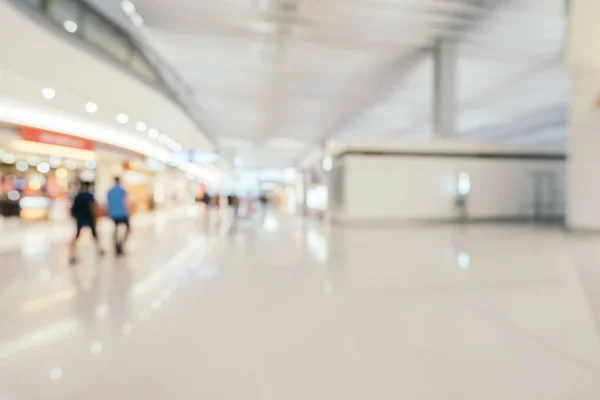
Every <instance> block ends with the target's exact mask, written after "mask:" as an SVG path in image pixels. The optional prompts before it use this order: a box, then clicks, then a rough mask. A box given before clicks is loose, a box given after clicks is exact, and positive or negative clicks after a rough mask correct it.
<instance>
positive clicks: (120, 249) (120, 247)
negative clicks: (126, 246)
mask: <svg viewBox="0 0 600 400" xmlns="http://www.w3.org/2000/svg"><path fill="white" fill-rule="evenodd" d="M115 251H116V253H117V255H118V256H122V255H123V245H122V244H117V246H116V247H115Z"/></svg>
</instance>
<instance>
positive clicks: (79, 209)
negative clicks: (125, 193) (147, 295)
mask: <svg viewBox="0 0 600 400" xmlns="http://www.w3.org/2000/svg"><path fill="white" fill-rule="evenodd" d="M98 210H99V209H98V204H97V203H96V199H95V198H94V195H93V194H92V193H90V184H89V183H88V182H81V184H80V185H79V193H78V194H77V195H76V196H75V199H73V206H72V208H71V215H72V216H73V218H75V222H76V223H77V233H76V234H75V237H74V238H73V240H71V248H70V253H71V256H70V262H71V264H75V263H76V262H77V255H76V249H77V242H78V240H79V237H80V236H81V231H82V230H83V228H89V229H90V231H91V232H92V236H93V238H94V242H95V243H96V249H97V250H98V255H100V256H103V255H104V250H103V249H102V246H101V245H100V240H99V239H98V232H97V231H96V220H97V218H98Z"/></svg>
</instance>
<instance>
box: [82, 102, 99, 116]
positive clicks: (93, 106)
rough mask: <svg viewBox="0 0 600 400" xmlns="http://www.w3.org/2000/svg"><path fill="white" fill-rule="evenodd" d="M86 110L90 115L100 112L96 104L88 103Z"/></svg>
mask: <svg viewBox="0 0 600 400" xmlns="http://www.w3.org/2000/svg"><path fill="white" fill-rule="evenodd" d="M85 110H86V111H87V112H89V113H90V114H93V113H95V112H96V111H98V105H97V104H96V103H86V104H85Z"/></svg>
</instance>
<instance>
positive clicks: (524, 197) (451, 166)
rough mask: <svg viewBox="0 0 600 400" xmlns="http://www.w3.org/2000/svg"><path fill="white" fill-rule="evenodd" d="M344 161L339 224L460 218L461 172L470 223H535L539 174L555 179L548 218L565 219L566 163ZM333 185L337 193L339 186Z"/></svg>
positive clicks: (373, 157) (423, 159) (411, 159)
mask: <svg viewBox="0 0 600 400" xmlns="http://www.w3.org/2000/svg"><path fill="white" fill-rule="evenodd" d="M341 160H343V161H342V162H341V163H340V159H338V161H337V162H336V169H337V168H339V167H340V166H342V165H343V169H344V173H343V177H342V178H341V179H343V180H344V182H343V183H342V184H341V190H342V191H343V194H342V197H343V200H342V201H341V203H338V204H336V203H335V202H334V204H333V205H332V208H331V210H330V211H331V214H332V217H333V218H334V219H336V220H339V221H341V222H358V221H365V220H389V219H398V220H450V219H455V218H458V217H460V215H461V211H460V209H459V208H458V207H457V206H456V199H457V180H458V174H459V173H467V174H469V175H470V179H471V192H470V194H469V197H468V201H467V215H468V216H469V218H473V219H487V218H492V219H493V218H498V219H505V218H533V217H534V216H535V205H534V202H535V195H534V193H535V182H534V177H533V175H534V174H535V173H549V174H551V175H554V176H555V179H556V181H555V190H554V191H553V193H548V194H546V195H545V196H546V199H547V200H548V202H549V203H551V204H546V205H545V207H546V208H544V214H543V215H544V217H553V218H556V217H561V216H563V215H564V197H565V187H564V180H565V163H564V161H552V160H551V161H545V160H519V159H510V160H509V159H492V158H475V157H473V158H464V157H444V156H440V157H439V158H437V157H436V158H433V157H422V156H421V157H419V156H405V155H400V156H395V155H386V156H381V155H354V154H349V155H346V156H343V157H342V158H341ZM335 177H336V173H335V172H334V173H333V174H332V179H336V178H335ZM331 185H332V186H331V187H332V190H334V189H333V188H334V186H335V185H336V183H335V182H332V183H331Z"/></svg>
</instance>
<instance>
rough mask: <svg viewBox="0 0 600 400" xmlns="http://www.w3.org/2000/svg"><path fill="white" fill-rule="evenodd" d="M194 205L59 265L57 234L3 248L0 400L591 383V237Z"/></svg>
mask: <svg viewBox="0 0 600 400" xmlns="http://www.w3.org/2000/svg"><path fill="white" fill-rule="evenodd" d="M210 217H211V220H210V221H208V222H207V221H206V220H205V219H204V216H203V214H202V213H197V212H195V211H194V212H191V211H189V212H182V213H176V214H169V215H162V216H157V217H152V218H146V220H144V221H141V220H138V221H137V223H136V225H135V230H134V233H133V237H132V241H131V243H130V246H129V249H128V254H127V255H126V256H125V257H123V258H120V259H116V258H115V257H114V255H113V254H112V252H109V254H108V255H107V256H106V257H104V258H102V259H99V258H97V257H96V256H95V254H94V252H93V247H92V245H91V242H90V241H89V240H87V241H86V242H85V243H82V244H81V246H80V248H79V251H80V254H81V258H82V260H81V263H80V264H79V265H77V266H76V267H73V268H71V267H69V266H68V263H67V244H66V243H67V241H68V234H69V231H68V228H66V227H65V228H64V234H60V235H59V236H57V237H55V238H54V239H53V235H54V233H52V234H51V232H53V231H52V230H49V231H48V232H49V233H48V234H47V235H40V234H39V232H38V233H37V236H34V237H33V239H32V238H31V237H29V236H28V235H27V234H23V235H22V237H21V239H20V240H22V244H21V246H19V247H4V248H2V250H0V251H1V253H0V266H1V267H0V277H1V279H0V285H1V286H0V321H2V323H1V326H2V329H0V371H1V372H0V399H1V400H36V399H50V400H79V399H86V400H105V399H111V398H114V399H125V398H136V399H148V400H159V399H176V400H196V399H210V400H216V399H246V400H267V399H272V400H283V399H285V400H296V399H297V400H301V399H302V400H305V399H348V400H350V399H352V400H354V399H356V400H359V399H361V400H362V399H390V400H391V399H395V400H396V399H415V400H416V399H421V400H458V399H461V400H462V399H468V400H471V399H473V400H475V399H478V400H479V399H486V400H506V399H513V400H532V399H557V400H559V399H565V400H566V399H577V400H592V399H598V398H599V396H600V382H599V381H598V379H597V378H598V376H599V373H600V346H599V336H598V326H597V324H598V323H599V322H600V294H599V293H600V283H599V282H600V272H599V270H598V251H599V249H600V241H598V239H597V238H596V237H592V236H584V235H581V236H570V235H569V234H567V233H565V232H563V231H562V230H561V229H559V228H553V227H537V228H536V227H530V226H524V225H493V226H492V225H470V226H455V225H437V226H405V227H396V228H395V229H385V228H378V229H375V228H361V229H351V228H345V229H344V228H339V227H329V226H327V225H324V224H322V223H320V222H318V221H311V220H302V219H300V218H297V217H292V216H284V215H278V214H275V213H267V214H265V215H262V216H256V217H255V218H249V219H239V220H237V221H233V222H231V221H228V220H227V219H226V218H219V216H217V215H210ZM103 228H104V229H103V234H104V238H103V239H104V242H105V243H109V240H110V239H109V237H110V229H109V228H110V227H103ZM59 233H60V232H59ZM61 235H62V236H61ZM4 236H5V235H4V234H3V238H4Z"/></svg>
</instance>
